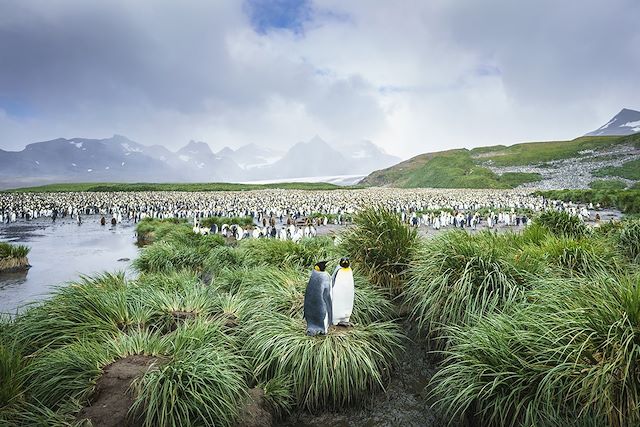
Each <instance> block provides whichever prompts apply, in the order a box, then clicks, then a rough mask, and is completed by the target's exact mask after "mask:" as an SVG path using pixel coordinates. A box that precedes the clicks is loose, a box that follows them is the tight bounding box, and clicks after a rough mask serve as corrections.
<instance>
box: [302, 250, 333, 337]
mask: <svg viewBox="0 0 640 427" xmlns="http://www.w3.org/2000/svg"><path fill="white" fill-rule="evenodd" d="M326 267H327V262H326V261H320V262H318V263H316V265H315V266H314V267H313V271H312V272H311V277H310V278H309V283H307V290H306V291H305V293H304V319H305V320H306V321H307V335H310V336H315V335H326V333H327V331H328V330H329V325H330V324H331V319H332V314H331V276H329V273H327V272H326V271H325V269H326Z"/></svg>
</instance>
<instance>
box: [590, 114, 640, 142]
mask: <svg viewBox="0 0 640 427" xmlns="http://www.w3.org/2000/svg"><path fill="white" fill-rule="evenodd" d="M636 132H640V111H636V110H629V109H627V108H623V109H622V111H620V112H619V113H618V114H616V115H615V116H614V117H613V118H612V119H611V120H609V121H608V122H607V123H606V124H605V125H604V126H602V127H600V128H598V129H596V130H594V131H593V132H589V133H588V134H587V135H586V136H608V135H631V134H633V133H636Z"/></svg>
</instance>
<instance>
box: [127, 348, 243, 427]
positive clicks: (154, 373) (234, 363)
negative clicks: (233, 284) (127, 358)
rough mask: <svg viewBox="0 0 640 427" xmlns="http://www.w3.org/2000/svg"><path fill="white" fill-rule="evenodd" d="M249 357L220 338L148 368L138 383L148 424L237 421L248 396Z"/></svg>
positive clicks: (139, 407) (137, 409)
mask: <svg viewBox="0 0 640 427" xmlns="http://www.w3.org/2000/svg"><path fill="white" fill-rule="evenodd" d="M245 375H246V372H245V371H244V364H243V361H242V360H241V359H240V358H239V357H238V356H236V355H234V353H232V352H230V351H228V350H226V349H224V348H220V347H218V346H216V345H215V344H214V343H209V344H205V345H202V346H201V347H200V348H195V349H193V350H191V351H189V353H188V354H187V355H185V357H182V358H174V359H172V360H170V361H169V362H167V363H166V364H165V365H163V366H160V367H159V368H158V369H153V370H150V371H148V372H147V373H146V374H145V375H144V376H143V377H142V378H141V379H139V380H138V381H137V382H136V383H135V384H134V389H135V390H136V394H137V399H136V401H135V403H134V405H133V408H132V412H134V413H139V414H141V416H142V418H143V420H144V421H143V422H142V425H143V426H145V427H153V426H190V425H211V426H213V425H216V426H217V425H220V426H232V425H234V424H235V422H236V421H237V418H238V415H239V409H240V407H241V406H240V405H241V403H242V402H243V401H244V400H245V399H246V384H245V382H244V376H245Z"/></svg>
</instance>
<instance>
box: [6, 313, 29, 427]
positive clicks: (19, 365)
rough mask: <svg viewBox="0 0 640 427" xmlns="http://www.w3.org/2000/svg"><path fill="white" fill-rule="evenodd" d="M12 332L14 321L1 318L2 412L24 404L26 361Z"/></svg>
mask: <svg viewBox="0 0 640 427" xmlns="http://www.w3.org/2000/svg"><path fill="white" fill-rule="evenodd" d="M12 332H13V322H12V320H11V319H9V318H7V317H4V316H0V412H3V410H4V408H6V407H9V406H10V405H12V404H17V403H20V402H22V400H23V397H24V396H23V393H24V380H25V379H24V366H25V360H24V358H23V351H22V348H21V346H20V344H19V343H18V341H17V340H16V339H15V337H14V336H13V335H12ZM0 419H1V418H0Z"/></svg>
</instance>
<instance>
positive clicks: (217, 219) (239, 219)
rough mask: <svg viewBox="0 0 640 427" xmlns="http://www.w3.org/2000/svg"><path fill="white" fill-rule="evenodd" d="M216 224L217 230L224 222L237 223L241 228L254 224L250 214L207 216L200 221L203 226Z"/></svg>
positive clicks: (228, 223)
mask: <svg viewBox="0 0 640 427" xmlns="http://www.w3.org/2000/svg"><path fill="white" fill-rule="evenodd" d="M214 224H215V225H217V226H218V230H219V229H221V228H222V226H223V225H224V224H227V225H230V226H231V225H239V226H241V227H243V228H246V227H252V226H253V225H254V222H253V217H250V216H233V217H227V216H211V217H207V218H203V219H202V220H201V221H200V225H202V226H203V227H212V226H213V225H214Z"/></svg>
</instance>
